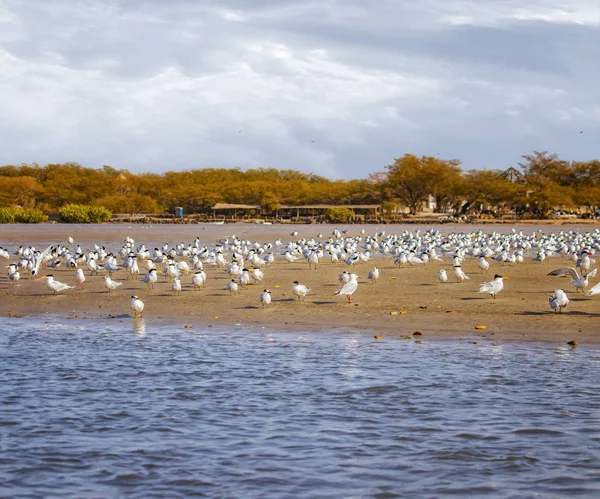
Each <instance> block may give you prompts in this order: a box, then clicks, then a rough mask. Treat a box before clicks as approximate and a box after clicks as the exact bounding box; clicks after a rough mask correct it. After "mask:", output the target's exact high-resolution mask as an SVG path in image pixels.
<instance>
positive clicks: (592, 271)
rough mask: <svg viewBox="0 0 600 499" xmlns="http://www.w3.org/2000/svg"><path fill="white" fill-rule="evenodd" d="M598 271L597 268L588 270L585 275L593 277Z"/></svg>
mask: <svg viewBox="0 0 600 499" xmlns="http://www.w3.org/2000/svg"><path fill="white" fill-rule="evenodd" d="M597 273H598V269H597V268H596V269H594V270H590V271H589V272H588V273H587V274H586V275H585V276H586V277H594V276H595V275H596V274H597Z"/></svg>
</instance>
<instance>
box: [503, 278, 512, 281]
mask: <svg viewBox="0 0 600 499" xmlns="http://www.w3.org/2000/svg"><path fill="white" fill-rule="evenodd" d="M502 280H504V281H510V277H503V278H502Z"/></svg>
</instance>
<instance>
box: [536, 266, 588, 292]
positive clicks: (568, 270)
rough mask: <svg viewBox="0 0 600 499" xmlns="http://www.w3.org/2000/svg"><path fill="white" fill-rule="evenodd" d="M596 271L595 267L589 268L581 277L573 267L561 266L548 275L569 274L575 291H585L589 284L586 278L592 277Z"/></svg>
mask: <svg viewBox="0 0 600 499" xmlns="http://www.w3.org/2000/svg"><path fill="white" fill-rule="evenodd" d="M597 273H598V269H597V268H595V269H594V270H591V271H589V272H587V273H585V272H583V273H582V275H581V277H579V274H578V273H577V270H576V269H574V268H573V267H563V268H560V269H556V270H553V271H552V272H550V273H549V274H548V275H556V276H563V275H570V276H571V277H572V279H573V286H575V292H577V293H579V291H582V292H583V291H585V288H587V286H588V284H589V280H588V278H589V277H594V276H595V275H596V274H597Z"/></svg>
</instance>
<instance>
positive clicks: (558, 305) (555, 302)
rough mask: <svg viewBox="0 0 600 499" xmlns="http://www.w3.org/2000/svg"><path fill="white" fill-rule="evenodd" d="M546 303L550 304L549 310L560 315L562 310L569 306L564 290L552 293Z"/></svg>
mask: <svg viewBox="0 0 600 499" xmlns="http://www.w3.org/2000/svg"><path fill="white" fill-rule="evenodd" d="M548 302H549V303H550V308H551V309H552V310H554V311H555V312H558V313H559V314H561V313H562V309H563V308H565V307H566V306H567V305H568V304H569V298H567V293H565V292H564V290H562V289H557V290H556V291H554V294H553V295H550V298H548Z"/></svg>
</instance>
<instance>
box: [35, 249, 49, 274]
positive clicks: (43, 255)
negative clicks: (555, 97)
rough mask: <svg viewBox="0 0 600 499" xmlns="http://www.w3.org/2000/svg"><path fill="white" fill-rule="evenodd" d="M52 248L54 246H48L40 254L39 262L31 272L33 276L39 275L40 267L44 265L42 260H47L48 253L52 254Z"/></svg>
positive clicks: (36, 262) (37, 261)
mask: <svg viewBox="0 0 600 499" xmlns="http://www.w3.org/2000/svg"><path fill="white" fill-rule="evenodd" d="M51 248H52V245H50V246H48V247H47V248H46V249H45V250H44V251H42V252H41V253H40V255H39V256H38V257H37V260H36V261H35V267H34V268H33V270H32V271H31V275H33V276H36V275H38V274H39V272H40V266H41V265H42V260H44V258H46V255H47V254H48V253H50V249H51Z"/></svg>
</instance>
